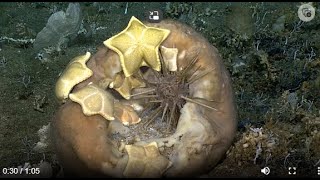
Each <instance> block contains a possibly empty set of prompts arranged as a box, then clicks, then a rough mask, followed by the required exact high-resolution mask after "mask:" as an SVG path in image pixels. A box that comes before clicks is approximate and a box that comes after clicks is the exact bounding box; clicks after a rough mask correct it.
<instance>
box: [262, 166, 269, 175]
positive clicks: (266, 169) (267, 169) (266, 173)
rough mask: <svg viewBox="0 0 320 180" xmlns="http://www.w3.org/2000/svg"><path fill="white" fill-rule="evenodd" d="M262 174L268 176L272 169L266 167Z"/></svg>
mask: <svg viewBox="0 0 320 180" xmlns="http://www.w3.org/2000/svg"><path fill="white" fill-rule="evenodd" d="M261 173H263V174H265V175H268V174H269V173H270V169H269V168H268V167H264V168H262V169H261Z"/></svg>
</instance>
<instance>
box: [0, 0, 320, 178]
mask: <svg viewBox="0 0 320 180" xmlns="http://www.w3.org/2000/svg"><path fill="white" fill-rule="evenodd" d="M80 5H81V11H82V21H79V29H77V32H74V33H73V34H67V35H63V36H62V37H63V38H62V39H61V41H59V42H55V43H51V44H50V43H49V42H46V43H48V45H50V46H51V47H49V48H48V47H46V48H42V47H41V48H34V42H35V38H36V36H37V34H38V33H39V32H40V31H41V30H42V29H43V28H44V27H45V26H46V23H47V21H48V18H49V17H50V16H51V15H52V14H53V13H55V12H57V11H60V10H63V11H65V10H66V8H67V7H68V3H62V2H54V3H48V2H46V3H24V2H17V3H0V27H1V29H0V36H1V37H0V72H1V76H0V94H1V96H0V97H1V98H0V103H1V104H0V132H1V133H0V167H1V169H3V168H5V167H7V168H8V167H19V166H24V165H26V164H25V163H29V166H33V167H40V166H41V167H42V168H45V169H47V171H46V172H42V174H43V176H61V171H60V170H61V168H60V167H59V163H58V162H57V160H56V157H55V155H54V152H53V151H52V150H51V148H50V147H47V148H42V149H41V150H39V149H37V148H35V145H36V143H37V142H39V141H41V139H39V133H38V130H39V129H41V128H42V127H43V126H46V125H47V124H48V123H49V122H50V120H51V118H52V116H53V114H54V112H55V111H56V110H57V107H58V106H59V103H58V102H57V100H56V98H55V96H54V85H55V82H56V80H57V79H58V77H59V74H60V73H61V72H62V71H63V70H64V68H65V66H66V65H67V64H68V62H69V61H70V60H71V59H72V58H73V57H75V56H78V55H80V54H84V53H85V52H86V51H90V52H91V53H92V54H94V53H95V52H96V51H97V49H96V48H97V47H98V46H99V45H101V44H102V42H103V41H104V40H106V39H107V38H109V37H111V36H112V35H115V34H116V33H118V32H120V31H121V30H122V29H123V28H124V27H126V24H127V22H128V21H129V19H130V18H131V16H133V15H134V16H136V17H137V18H139V19H142V20H143V19H144V18H145V13H144V12H146V11H147V10H153V9H158V10H162V11H163V14H164V17H165V18H172V19H175V20H179V21H181V22H185V23H187V24H188V25H190V26H191V27H193V28H195V29H196V30H197V31H198V32H200V33H201V34H202V35H203V36H204V37H206V38H207V39H208V41H209V42H210V43H212V44H213V45H214V46H216V47H217V49H218V50H219V52H220V53H221V56H222V57H223V60H224V64H225V66H226V67H227V69H228V71H229V72H230V74H231V78H232V82H233V88H234V92H235V96H236V103H237V108H238V132H237V136H236V138H235V140H234V143H233V145H232V147H230V149H229V151H228V152H227V154H226V157H225V158H223V160H222V161H221V162H220V163H219V164H218V165H217V166H216V167H215V168H214V169H213V170H212V171H211V172H210V173H208V174H207V175H204V176H203V177H264V176H265V175H264V174H263V173H261V169H262V168H264V167H269V168H270V174H269V176H294V177H297V176H309V177H317V176H318V174H317V167H320V149H319V147H320V93H319V92H320V58H319V57H320V56H319V53H320V52H319V50H320V33H319V32H320V16H319V14H320V12H319V10H316V15H315V17H314V19H313V20H311V21H309V22H304V21H301V20H300V19H299V17H298V13H297V12H298V9H299V6H300V5H301V3H298V2H297V3H289V2H287V3H276V2H273V3H263V2H255V3H249V2H247V3H223V2H220V3H213V2H208V3H192V2H188V3H182V2H179V3H178V2H177V3H173V2H171V3H164V2H159V3H135V2H130V3H126V2H119V3H112V2H109V3H80ZM319 5H320V4H319V3H313V4H312V6H314V7H315V8H317V7H319ZM51 42H53V40H51ZM43 43H44V42H43ZM42 45H43V44H42ZM45 45H46V44H45V43H44V45H43V46H45ZM40 136H41V132H40ZM44 162H45V163H44ZM27 165H28V164H27ZM293 167H295V170H294V168H293ZM48 169H49V170H48ZM294 172H295V174H294ZM2 173H3V172H2Z"/></svg>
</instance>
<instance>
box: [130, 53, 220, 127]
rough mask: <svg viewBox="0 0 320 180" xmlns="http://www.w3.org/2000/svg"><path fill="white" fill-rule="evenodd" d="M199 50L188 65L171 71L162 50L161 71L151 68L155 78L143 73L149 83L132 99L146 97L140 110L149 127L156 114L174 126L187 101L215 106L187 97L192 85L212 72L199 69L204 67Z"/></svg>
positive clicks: (145, 124) (168, 125)
mask: <svg viewBox="0 0 320 180" xmlns="http://www.w3.org/2000/svg"><path fill="white" fill-rule="evenodd" d="M199 52H200V51H198V52H197V53H195V55H194V57H191V58H190V59H185V60H186V61H187V62H188V64H187V65H186V66H185V67H181V68H178V70H177V71H169V69H168V68H167V67H166V66H165V65H164V59H163V56H162V55H161V53H160V55H161V56H160V60H161V64H162V69H161V71H159V72H158V71H155V70H153V69H151V68H149V69H148V71H150V72H149V73H150V74H151V76H152V77H153V78H146V77H145V76H144V75H143V73H141V74H140V75H141V76H140V77H141V78H142V79H143V81H144V82H145V83H146V88H145V91H143V92H140V93H137V94H133V95H132V97H134V96H136V97H134V98H133V99H141V98H145V99H146V106H145V108H144V110H143V111H142V112H140V117H146V118H144V119H145V120H143V125H144V127H148V126H149V125H150V124H151V123H152V122H154V120H155V119H156V118H159V117H161V122H163V121H165V122H166V123H167V131H169V130H170V129H175V127H176V126H177V123H178V119H179V113H180V109H181V108H182V107H183V105H184V104H185V103H186V101H189V102H192V103H196V104H198V105H200V106H203V107H206V108H210V109H212V110H216V109H215V108H213V107H210V106H207V105H205V104H203V103H201V102H199V101H197V100H195V99H193V98H192V97H188V95H189V93H188V92H189V85H190V84H191V83H193V82H195V81H197V80H199V79H200V78H202V77H203V76H205V75H207V74H208V73H209V72H210V71H205V72H199V69H201V66H200V65H197V61H198V55H199ZM150 79H152V80H150Z"/></svg>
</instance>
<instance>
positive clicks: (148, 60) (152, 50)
mask: <svg viewBox="0 0 320 180" xmlns="http://www.w3.org/2000/svg"><path fill="white" fill-rule="evenodd" d="M169 33H170V30H167V29H160V28H154V27H148V26H146V25H144V24H143V23H142V22H140V21H139V20H138V19H137V18H135V17H134V16H132V18H131V20H130V21H129V24H128V26H127V28H126V29H124V30H123V31H122V32H120V33H119V34H117V35H115V36H113V37H111V38H109V39H108V40H106V41H104V44H105V45H106V46H107V47H108V48H110V49H112V50H113V51H115V52H116V53H118V55H119V56H120V61H121V66H122V70H123V72H124V74H125V76H126V77H129V76H131V75H132V74H134V73H135V72H136V71H137V70H138V69H139V68H140V67H141V66H149V67H151V68H153V69H154V70H156V71H160V70H161V62H160V58H159V46H160V44H161V43H162V42H163V41H164V40H165V39H166V38H167V37H168V35H169Z"/></svg>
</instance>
